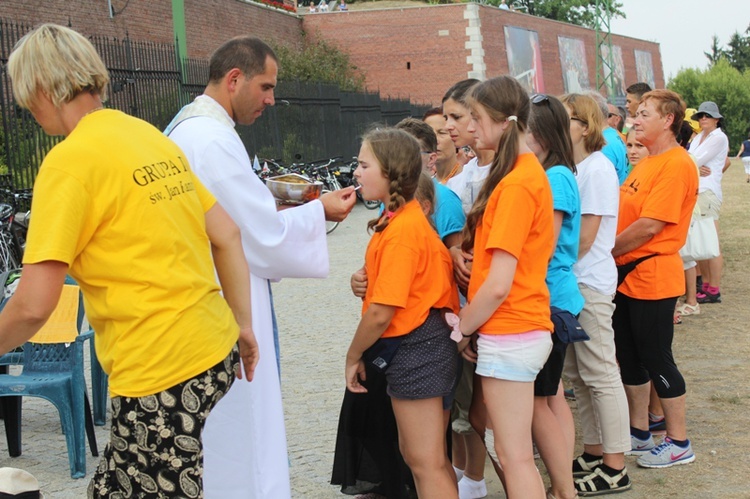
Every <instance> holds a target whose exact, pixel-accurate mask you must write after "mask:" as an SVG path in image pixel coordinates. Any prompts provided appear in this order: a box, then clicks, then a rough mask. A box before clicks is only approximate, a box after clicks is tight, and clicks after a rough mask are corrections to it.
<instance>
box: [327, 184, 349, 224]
mask: <svg viewBox="0 0 750 499" xmlns="http://www.w3.org/2000/svg"><path fill="white" fill-rule="evenodd" d="M320 202H321V203H323V211H325V214H326V220H328V221H329V222H341V221H343V220H344V219H345V218H346V216H347V215H348V214H349V212H350V211H352V208H354V203H356V202H357V195H356V194H355V193H354V187H344V188H343V189H338V190H335V191H332V192H326V193H325V194H323V195H322V196H320Z"/></svg>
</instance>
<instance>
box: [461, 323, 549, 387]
mask: <svg viewBox="0 0 750 499" xmlns="http://www.w3.org/2000/svg"><path fill="white" fill-rule="evenodd" d="M551 350H552V335H551V334H550V332H549V331H529V332H527V333H520V334H482V333H479V338H478V339H477V356H478V357H477V370H476V373H477V374H478V375H480V376H484V377H487V378H496V379H504V380H508V381H521V382H526V383H531V382H533V381H534V379H536V375H537V374H538V373H539V371H541V369H542V367H543V366H544V363H545V362H546V361H547V357H548V356H549V354H550V351H551Z"/></svg>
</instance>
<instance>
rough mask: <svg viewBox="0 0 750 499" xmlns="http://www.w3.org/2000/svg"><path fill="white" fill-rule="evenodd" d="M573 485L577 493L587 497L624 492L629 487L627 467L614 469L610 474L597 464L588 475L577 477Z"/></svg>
mask: <svg viewBox="0 0 750 499" xmlns="http://www.w3.org/2000/svg"><path fill="white" fill-rule="evenodd" d="M610 469H611V468H610ZM613 471H614V470H613ZM575 486H576V490H577V491H578V495H580V496H581V497H588V496H598V495H603V494H614V493H615V492H624V491H626V490H628V489H630V486H631V484H630V477H629V476H628V469H627V468H623V469H622V470H620V471H615V474H614V475H610V474H609V473H608V472H607V471H605V470H604V467H603V466H599V467H598V468H596V469H594V471H593V472H592V473H590V474H589V475H586V476H585V477H583V478H579V479H577V480H576V481H575Z"/></svg>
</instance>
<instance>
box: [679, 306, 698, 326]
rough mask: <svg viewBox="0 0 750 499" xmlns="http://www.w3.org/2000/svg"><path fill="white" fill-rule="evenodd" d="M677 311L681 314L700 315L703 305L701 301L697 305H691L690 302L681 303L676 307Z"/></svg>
mask: <svg viewBox="0 0 750 499" xmlns="http://www.w3.org/2000/svg"><path fill="white" fill-rule="evenodd" d="M675 312H676V313H678V314H680V315H700V313H701V306H700V304H699V303H696V304H695V305H690V304H688V303H681V304H679V305H678V306H677V308H676V309H675ZM675 324H676V323H675Z"/></svg>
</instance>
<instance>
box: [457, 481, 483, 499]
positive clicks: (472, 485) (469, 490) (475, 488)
mask: <svg viewBox="0 0 750 499" xmlns="http://www.w3.org/2000/svg"><path fill="white" fill-rule="evenodd" d="M482 497H487V482H485V481H484V478H482V479H481V480H479V481H477V480H472V479H471V478H469V477H468V476H466V475H464V477H463V478H462V479H461V480H460V481H459V482H458V498H459V499H481V498H482Z"/></svg>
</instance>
